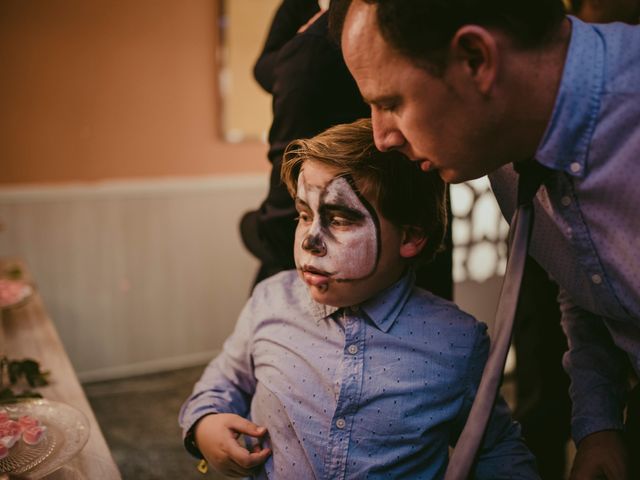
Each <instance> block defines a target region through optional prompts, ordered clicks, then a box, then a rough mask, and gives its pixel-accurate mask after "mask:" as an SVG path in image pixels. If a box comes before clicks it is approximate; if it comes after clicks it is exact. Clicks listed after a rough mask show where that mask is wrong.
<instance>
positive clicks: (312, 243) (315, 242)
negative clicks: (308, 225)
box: [302, 235, 327, 257]
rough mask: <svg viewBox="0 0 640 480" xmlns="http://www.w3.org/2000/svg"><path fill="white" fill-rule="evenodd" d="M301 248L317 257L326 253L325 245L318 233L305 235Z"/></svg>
mask: <svg viewBox="0 0 640 480" xmlns="http://www.w3.org/2000/svg"><path fill="white" fill-rule="evenodd" d="M302 249H303V250H305V251H307V252H309V253H311V254H312V255H316V256H318V257H324V256H325V255H326V254H327V247H326V245H325V244H324V242H323V241H322V238H321V237H320V235H307V236H306V237H305V238H304V240H302Z"/></svg>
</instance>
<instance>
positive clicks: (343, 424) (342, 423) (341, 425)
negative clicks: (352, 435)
mask: <svg viewBox="0 0 640 480" xmlns="http://www.w3.org/2000/svg"><path fill="white" fill-rule="evenodd" d="M346 426H347V422H345V420H344V418H339V419H338V420H336V427H338V428H339V429H340V430H342V429H343V428H344V427H346Z"/></svg>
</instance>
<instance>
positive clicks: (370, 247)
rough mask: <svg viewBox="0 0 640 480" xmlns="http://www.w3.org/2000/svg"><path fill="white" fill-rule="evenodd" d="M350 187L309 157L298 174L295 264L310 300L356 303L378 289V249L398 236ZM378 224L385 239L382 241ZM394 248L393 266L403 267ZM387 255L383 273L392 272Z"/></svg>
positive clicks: (392, 246) (389, 246)
mask: <svg viewBox="0 0 640 480" xmlns="http://www.w3.org/2000/svg"><path fill="white" fill-rule="evenodd" d="M354 187H355V184H354V182H353V181H352V179H350V178H347V177H336V176H335V173H334V172H333V170H332V169H330V168H328V167H326V166H324V165H322V164H320V163H318V162H314V161H310V160H308V161H306V162H305V163H304V166H303V169H302V171H301V172H300V176H299V177H298V189H297V195H296V200H295V202H296V208H297V210H298V213H299V215H300V217H299V221H298V227H297V229H296V238H295V247H294V257H295V261H296V267H297V268H298V271H299V272H300V275H301V277H302V279H303V280H304V281H305V282H306V283H307V285H308V286H309V289H310V291H311V294H312V296H313V297H314V299H315V300H316V301H319V302H321V303H325V304H329V305H334V306H346V305H352V304H355V303H359V302H361V301H363V300H365V299H366V298H368V297H369V296H372V295H373V294H375V293H377V291H374V290H375V289H376V288H378V284H379V283H380V281H384V280H383V279H381V278H378V277H379V276H380V271H381V269H380V268H379V267H380V260H381V254H383V253H385V252H386V250H389V249H391V252H393V250H394V249H395V248H396V245H395V243H396V242H397V241H399V240H400V234H399V232H398V229H396V228H395V227H393V226H391V225H390V224H389V222H388V221H386V220H385V219H381V218H380V217H379V216H378V214H377V212H376V210H375V208H374V207H373V206H371V205H370V203H369V202H368V201H367V200H366V199H365V198H364V197H363V196H362V195H361V194H360V193H359V192H358V191H357V189H355V188H354ZM381 223H382V226H383V227H384V230H385V232H384V234H385V235H386V237H388V240H389V241H387V242H386V244H384V245H383V244H382V241H383V238H382V237H383V236H385V235H383V232H381ZM397 248H398V250H395V252H396V256H397V257H398V258H397V260H395V263H392V264H391V267H393V268H392V270H394V271H395V270H397V269H398V268H400V270H399V271H401V269H402V265H403V264H402V261H401V259H400V258H399V256H398V254H397V252H398V251H399V247H397ZM388 257H389V253H385V255H384V258H383V259H382V260H383V266H382V272H383V273H385V274H386V273H390V272H389V266H388V265H387V263H388V261H389V258H388ZM389 278H390V277H387V279H386V281H388V280H389ZM393 281H395V279H393Z"/></svg>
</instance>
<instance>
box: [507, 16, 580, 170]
mask: <svg viewBox="0 0 640 480" xmlns="http://www.w3.org/2000/svg"><path fill="white" fill-rule="evenodd" d="M570 39H571V22H570V21H569V20H568V19H565V20H564V21H563V22H562V25H561V27H560V28H559V30H558V32H557V34H556V35H555V36H554V38H553V39H550V40H549V42H548V43H547V44H546V45H545V46H544V47H541V48H538V49H535V50H530V51H524V52H523V51H520V52H518V53H517V54H515V55H513V57H514V58H515V59H516V60H515V63H516V64H515V66H514V67H513V68H511V72H510V73H511V75H513V77H512V78H513V82H512V87H513V88H511V90H510V96H509V99H510V101H509V106H508V108H509V109H510V115H508V116H506V117H507V118H508V119H509V120H510V125H505V128H507V129H508V131H509V132H510V138H511V140H512V141H513V152H514V153H515V154H516V155H517V156H516V157H515V158H530V157H533V156H534V155H535V152H536V150H537V149H538V146H539V145H540V142H541V141H542V137H543V136H544V133H545V131H546V129H547V126H548V124H549V121H550V120H551V115H552V114H553V109H554V107H555V103H556V98H557V96H558V93H559V90H560V84H561V81H562V74H563V71H564V65H565V61H566V58H567V52H568V47H569V41H570Z"/></svg>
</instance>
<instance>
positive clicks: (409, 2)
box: [336, 0, 640, 479]
mask: <svg viewBox="0 0 640 480" xmlns="http://www.w3.org/2000/svg"><path fill="white" fill-rule="evenodd" d="M347 3H350V5H349V6H348V8H347V7H346V6H345V10H344V12H345V14H344V16H343V17H342V18H343V19H344V25H343V27H342V26H341V24H340V23H341V22H340V20H341V17H340V16H337V17H336V20H337V22H336V28H337V29H338V30H342V35H341V38H342V49H343V53H344V57H345V61H346V63H347V67H348V68H349V70H350V71H351V73H352V75H353V76H354V78H355V80H356V83H357V84H358V87H359V89H360V91H361V93H362V95H363V97H364V99H365V100H366V101H367V102H368V103H369V104H370V105H371V113H372V119H373V125H374V134H375V139H376V145H377V146H378V148H380V149H381V150H387V149H392V148H396V149H399V150H401V151H402V152H403V153H405V154H407V155H408V156H409V157H410V158H412V159H413V160H415V161H417V162H419V163H420V166H421V168H422V169H424V170H429V169H432V168H436V169H438V170H439V172H440V175H441V177H442V178H443V179H445V180H447V181H451V182H460V181H464V180H467V179H471V178H475V177H478V176H480V175H484V174H486V173H490V172H493V171H496V170H498V169H499V170H498V171H496V172H495V173H494V175H493V178H492V182H493V186H494V191H495V193H496V196H497V198H498V200H499V202H500V205H501V208H502V210H503V213H504V214H505V216H506V217H507V218H510V217H511V214H512V213H513V210H514V208H515V194H516V192H515V189H516V186H515V185H516V174H515V173H514V171H513V168H512V167H511V165H510V162H512V161H514V160H525V159H530V158H535V160H536V161H538V162H539V163H541V164H542V165H544V166H546V167H548V168H550V169H552V174H551V175H550V177H548V178H547V180H545V182H544V185H543V187H542V188H541V189H540V191H539V192H538V194H537V198H536V200H535V203H534V207H535V215H536V217H535V218H536V220H535V224H534V231H533V237H532V247H531V254H532V256H533V257H534V258H535V259H536V260H537V261H538V262H539V263H540V264H541V265H542V266H543V267H544V268H545V270H547V271H548V272H549V273H550V275H551V276H552V277H553V278H554V279H555V280H556V281H557V282H558V284H559V286H560V288H561V293H560V299H561V306H562V311H563V318H562V322H563V328H564V329H565V332H566V333H567V336H568V339H569V344H570V345H569V346H570V351H569V352H568V354H567V355H566V356H565V359H564V363H565V368H566V370H567V372H568V373H569V375H570V377H571V381H572V384H571V396H572V400H573V403H574V406H573V420H572V431H573V437H574V440H575V441H576V444H577V445H578V453H577V456H576V459H575V462H574V468H573V471H572V475H573V478H596V477H598V476H599V475H600V476H605V477H606V478H610V479H613V478H616V479H621V478H627V457H626V449H625V445H624V442H623V438H622V434H621V430H622V429H623V423H622V412H623V406H624V403H625V393H626V389H627V376H626V372H627V371H628V361H629V360H630V361H631V363H632V366H633V370H635V372H636V374H637V373H638V371H640V362H639V355H640V274H639V272H640V260H639V259H638V256H637V255H634V253H635V252H636V251H637V249H638V247H639V246H640V245H639V244H638V233H640V216H639V215H637V212H636V211H635V209H636V205H638V203H639V202H640V189H638V188H636V185H635V184H636V181H634V180H635V178H636V177H637V175H638V174H637V173H636V172H637V168H634V167H635V166H636V165H635V163H637V162H636V161H637V160H638V152H640V81H639V80H640V61H639V60H640V52H639V51H638V49H637V48H628V46H629V45H639V44H640V29H639V28H635V27H630V26H625V25H622V24H615V25H609V26H594V25H588V24H585V23H582V22H581V21H579V20H577V19H575V18H565V16H564V12H563V5H562V3H561V2H560V1H559V0H537V1H535V2H502V1H486V0H485V1H480V0H478V1H471V2H469V1H464V2H462V1H456V0H451V1H447V2H440V1H437V2H436V1H430V0H403V1H402V2H399V1H395V2H394V1H390V0H387V1H385V0H377V1H376V0H367V1H364V0H353V2H347ZM336 12H337V10H336Z"/></svg>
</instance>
